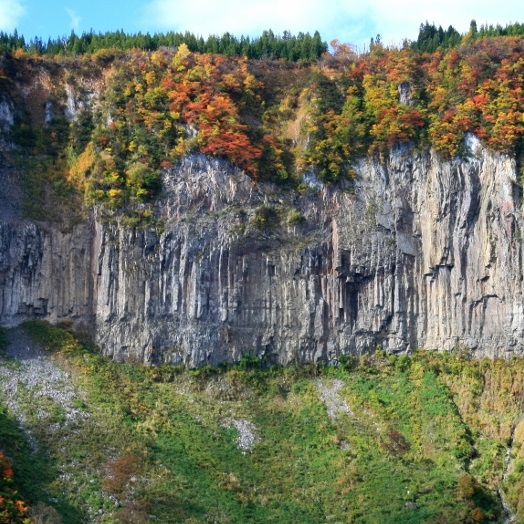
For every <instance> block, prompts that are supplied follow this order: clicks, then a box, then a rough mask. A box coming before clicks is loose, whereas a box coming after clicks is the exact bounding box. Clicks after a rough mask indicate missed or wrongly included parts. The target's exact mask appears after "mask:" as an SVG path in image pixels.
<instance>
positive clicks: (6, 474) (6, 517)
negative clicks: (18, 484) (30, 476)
mask: <svg viewBox="0 0 524 524" xmlns="http://www.w3.org/2000/svg"><path fill="white" fill-rule="evenodd" d="M13 476H14V472H13V468H12V466H11V464H10V463H9V461H8V460H7V459H6V457H5V455H4V454H3V453H2V452H1V451H0V521H1V522H25V520H23V519H24V517H25V516H26V514H27V506H26V504H25V502H24V501H23V500H21V499H20V497H19V495H18V494H17V492H16V490H15V489H14V488H13Z"/></svg>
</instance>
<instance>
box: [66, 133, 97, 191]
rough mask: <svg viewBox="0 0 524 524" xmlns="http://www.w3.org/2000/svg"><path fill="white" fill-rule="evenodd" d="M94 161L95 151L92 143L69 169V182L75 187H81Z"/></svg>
mask: <svg viewBox="0 0 524 524" xmlns="http://www.w3.org/2000/svg"><path fill="white" fill-rule="evenodd" d="M95 161H96V150H95V146H94V145H93V143H92V142H90V143H89V144H88V145H87V147H86V149H85V150H84V151H83V152H82V153H81V154H80V155H79V156H78V157H77V158H76V160H75V162H74V163H73V165H72V166H71V167H70V169H69V176H68V178H69V180H71V181H73V182H74V183H75V184H76V185H79V186H81V185H82V184H83V182H84V179H85V178H86V177H87V176H88V175H89V172H90V170H91V169H92V168H93V166H94V164H95Z"/></svg>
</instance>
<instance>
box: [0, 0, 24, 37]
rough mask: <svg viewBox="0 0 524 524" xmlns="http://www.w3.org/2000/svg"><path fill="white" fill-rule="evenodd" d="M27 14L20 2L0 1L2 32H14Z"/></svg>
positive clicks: (14, 0)
mask: <svg viewBox="0 0 524 524" xmlns="http://www.w3.org/2000/svg"><path fill="white" fill-rule="evenodd" d="M24 14H25V9H24V7H23V6H22V4H21V2H20V1H19V0H0V30H2V31H6V32H12V31H14V29H15V28H16V26H17V24H18V21H19V20H20V18H22V16H23V15H24Z"/></svg>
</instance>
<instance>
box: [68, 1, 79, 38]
mask: <svg viewBox="0 0 524 524" xmlns="http://www.w3.org/2000/svg"><path fill="white" fill-rule="evenodd" d="M65 10H66V12H67V14H68V15H69V18H70V27H71V29H72V30H73V31H74V32H75V33H78V32H79V31H80V21H81V20H82V19H81V18H80V16H78V14H77V13H76V12H75V11H73V10H72V9H69V8H68V7H66V8H65Z"/></svg>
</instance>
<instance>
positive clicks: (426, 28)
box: [411, 20, 524, 53]
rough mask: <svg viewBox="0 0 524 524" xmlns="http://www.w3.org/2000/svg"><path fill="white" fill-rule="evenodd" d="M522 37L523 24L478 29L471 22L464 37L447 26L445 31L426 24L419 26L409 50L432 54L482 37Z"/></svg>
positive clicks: (439, 27)
mask: <svg viewBox="0 0 524 524" xmlns="http://www.w3.org/2000/svg"><path fill="white" fill-rule="evenodd" d="M522 35H524V24H519V23H515V24H508V25H507V26H505V27H502V26H501V25H499V24H497V25H495V26H494V25H482V26H480V29H479V28H478V27H477V22H476V21H475V20H472V21H471V23H470V26H469V31H468V32H467V33H466V34H465V35H461V34H460V33H459V32H458V31H457V30H456V29H455V28H454V27H453V26H451V25H450V26H449V27H448V28H447V29H446V30H444V29H443V28H442V26H440V25H439V26H438V27H437V26H436V25H435V24H430V23H429V22H426V23H425V24H420V29H419V33H418V37H417V40H416V41H415V42H412V43H411V48H412V49H413V50H417V51H426V52H428V53H433V52H435V51H437V50H439V49H440V50H442V49H449V48H453V47H458V46H459V45H460V44H462V43H463V42H464V40H465V41H466V42H467V41H471V40H476V39H479V38H484V37H494V36H522Z"/></svg>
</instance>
